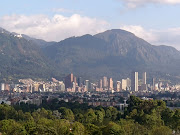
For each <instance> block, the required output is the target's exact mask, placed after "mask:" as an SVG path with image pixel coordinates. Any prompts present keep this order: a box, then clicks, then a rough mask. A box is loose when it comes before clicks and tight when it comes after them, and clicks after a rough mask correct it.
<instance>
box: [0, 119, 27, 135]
mask: <svg viewBox="0 0 180 135" xmlns="http://www.w3.org/2000/svg"><path fill="white" fill-rule="evenodd" d="M0 132H1V133H3V134H6V135H17V134H18V135H26V134H27V132H26V130H25V128H24V127H23V126H22V125H20V124H19V123H17V122H15V121H14V120H2V121H0Z"/></svg>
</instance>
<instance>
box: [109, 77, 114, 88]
mask: <svg viewBox="0 0 180 135" xmlns="http://www.w3.org/2000/svg"><path fill="white" fill-rule="evenodd" d="M109 90H113V80H112V78H110V79H109Z"/></svg>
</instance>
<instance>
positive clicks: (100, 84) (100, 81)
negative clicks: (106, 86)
mask: <svg viewBox="0 0 180 135" xmlns="http://www.w3.org/2000/svg"><path fill="white" fill-rule="evenodd" d="M99 88H102V79H100V80H99Z"/></svg>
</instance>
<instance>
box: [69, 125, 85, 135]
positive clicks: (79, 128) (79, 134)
mask: <svg viewBox="0 0 180 135" xmlns="http://www.w3.org/2000/svg"><path fill="white" fill-rule="evenodd" d="M72 132H73V134H74V135H84V134H85V128H84V126H83V124H81V123H79V122H74V123H73V124H72Z"/></svg>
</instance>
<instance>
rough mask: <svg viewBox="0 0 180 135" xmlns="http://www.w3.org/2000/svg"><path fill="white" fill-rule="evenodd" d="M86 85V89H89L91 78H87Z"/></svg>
mask: <svg viewBox="0 0 180 135" xmlns="http://www.w3.org/2000/svg"><path fill="white" fill-rule="evenodd" d="M85 86H86V90H87V91H88V90H89V80H85Z"/></svg>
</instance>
